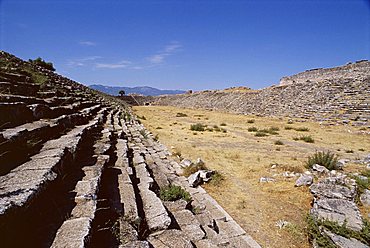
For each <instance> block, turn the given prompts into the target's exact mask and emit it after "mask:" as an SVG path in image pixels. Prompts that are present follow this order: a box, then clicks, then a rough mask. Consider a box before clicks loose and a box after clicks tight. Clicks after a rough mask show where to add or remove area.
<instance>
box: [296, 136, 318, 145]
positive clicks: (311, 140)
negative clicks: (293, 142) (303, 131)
mask: <svg viewBox="0 0 370 248" xmlns="http://www.w3.org/2000/svg"><path fill="white" fill-rule="evenodd" d="M299 139H300V140H303V141H304V142H307V143H314V142H315V140H314V139H313V138H312V137H311V136H301V137H299Z"/></svg>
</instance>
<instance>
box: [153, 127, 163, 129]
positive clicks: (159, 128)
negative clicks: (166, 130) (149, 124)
mask: <svg viewBox="0 0 370 248" xmlns="http://www.w3.org/2000/svg"><path fill="white" fill-rule="evenodd" d="M155 129H163V128H162V127H156V128H155Z"/></svg>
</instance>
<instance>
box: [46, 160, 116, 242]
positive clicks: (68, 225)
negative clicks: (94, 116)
mask: <svg viewBox="0 0 370 248" xmlns="http://www.w3.org/2000/svg"><path fill="white" fill-rule="evenodd" d="M108 160H109V156H108V155H99V156H98V157H97V160H96V163H95V164H94V165H93V166H87V167H84V168H83V171H84V173H85V176H84V177H83V178H82V180H81V181H78V182H77V185H76V188H75V190H74V192H75V193H76V196H75V202H76V206H75V207H74V208H73V209H72V213H71V217H70V218H69V219H67V220H66V221H64V222H63V224H62V226H61V227H60V228H59V229H58V231H57V233H56V236H55V239H54V241H53V243H52V245H51V247H85V246H86V245H87V243H88V241H89V236H90V234H91V225H92V222H93V220H94V217H95V212H96V206H97V194H98V190H99V184H100V178H101V175H102V172H103V169H104V167H105V165H106V163H107V162H108Z"/></svg>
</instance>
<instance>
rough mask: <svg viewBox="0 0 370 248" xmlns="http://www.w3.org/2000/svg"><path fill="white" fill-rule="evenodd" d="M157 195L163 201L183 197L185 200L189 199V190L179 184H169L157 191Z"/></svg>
mask: <svg viewBox="0 0 370 248" xmlns="http://www.w3.org/2000/svg"><path fill="white" fill-rule="evenodd" d="M159 197H160V198H161V200H163V201H176V200H180V199H183V200H185V201H187V202H190V201H191V196H190V194H189V192H187V191H186V190H184V189H183V188H181V187H180V186H176V185H170V186H168V187H165V188H163V189H161V190H160V191H159Z"/></svg>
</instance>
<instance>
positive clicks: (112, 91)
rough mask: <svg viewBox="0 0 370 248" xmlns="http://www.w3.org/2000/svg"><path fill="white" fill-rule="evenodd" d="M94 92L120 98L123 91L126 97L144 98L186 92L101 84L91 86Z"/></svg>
mask: <svg viewBox="0 0 370 248" xmlns="http://www.w3.org/2000/svg"><path fill="white" fill-rule="evenodd" d="M89 87H90V88H92V89H94V90H99V91H102V92H104V93H107V94H109V95H113V96H118V95H119V92H120V91H121V90H124V91H125V93H126V95H128V94H131V93H134V94H141V95H144V96H159V95H173V94H182V93H185V91H184V90H160V89H157V88H153V87H149V86H138V87H120V86H104V85H100V84H93V85H90V86H89Z"/></svg>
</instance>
